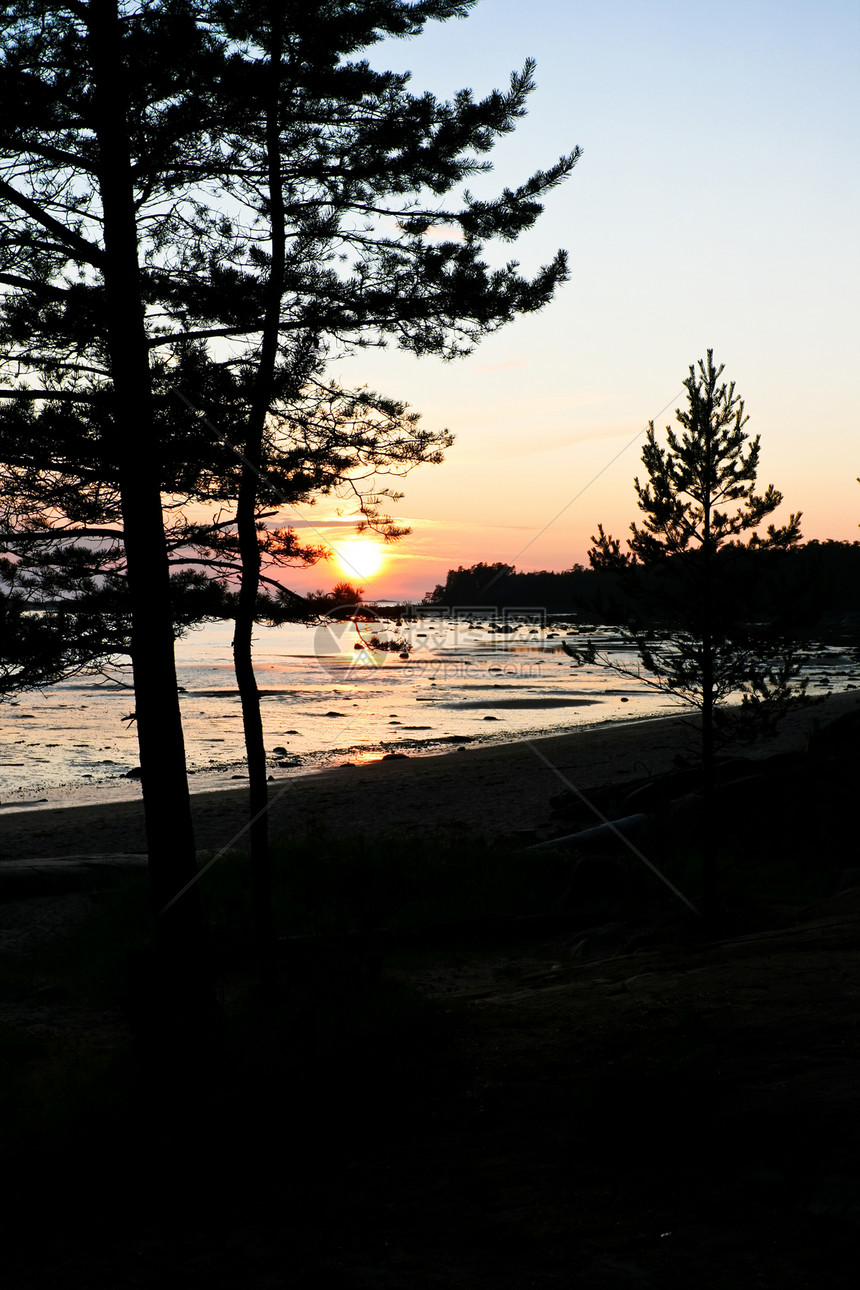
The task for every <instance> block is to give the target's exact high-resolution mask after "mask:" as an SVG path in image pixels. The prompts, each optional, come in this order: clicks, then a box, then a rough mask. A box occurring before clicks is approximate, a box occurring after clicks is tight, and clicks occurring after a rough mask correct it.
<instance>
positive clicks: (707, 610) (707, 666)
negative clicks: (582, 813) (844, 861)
mask: <svg viewBox="0 0 860 1290" xmlns="http://www.w3.org/2000/svg"><path fill="white" fill-rule="evenodd" d="M704 438H705V480H704V488H703V497H704V506H703V511H704V516H703V533H702V559H703V568H702V913H703V915H704V917H705V919H706V920H708V921H711V920H712V919H713V918H714V916H715V914H716V906H717V846H716V839H715V837H714V827H715V825H716V820H715V818H714V772H715V765H714V621H713V620H714V604H713V595H714V589H713V568H712V560H713V549H712V548H713V538H712V534H711V497H712V488H713V482H712V481H713V450H712V435H711V404H710V401H709V402H708V404H707V417H706V426H705V436H704Z"/></svg>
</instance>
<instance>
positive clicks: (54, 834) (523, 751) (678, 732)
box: [0, 691, 860, 863]
mask: <svg viewBox="0 0 860 1290" xmlns="http://www.w3.org/2000/svg"><path fill="white" fill-rule="evenodd" d="M858 704H860V691H849V692H846V693H842V694H834V695H831V696H828V697H827V698H826V699H825V700H824V701H823V702H821V703H816V704H814V705H811V706H809V707H808V708H805V709H802V710H801V711H799V712H796V713H794V714H792V715H791V716H790V717H789V718H787V719H786V721H785V722H784V723H783V725H782V728H781V730H780V733H779V735H778V736H777V737H776V738H775V739H773V740H770V741H768V742H766V743H762V744H759V745H757V746H756V748H755V750H754V752H755V754H756V755H763V754H764V753H767V752H774V751H781V750H786V749H789V748H802V747H803V746H804V744H805V742H806V740H807V739H808V737H809V735H810V733H811V732H812V731H813V730H814V729H815V727H816V726H818V725H822V724H824V723H826V722H827V721H829V720H832V719H834V718H835V717H838V716H840V715H841V714H842V713H844V712H848V711H851V710H853V709H854V708H856V707H857V705H858ZM694 739H695V736H694V732H693V731H692V729H691V720H690V719H689V718H687V719H684V718H681V717H672V716H669V717H657V718H652V719H644V720H628V721H626V722H623V723H621V724H616V725H607V726H599V727H588V728H583V729H580V730H577V731H575V732H573V733H570V734H562V735H555V736H551V737H548V738H544V739H538V740H534V741H520V742H516V743H510V744H501V745H494V746H491V747H477V748H468V747H467V748H466V750H465V751H451V752H448V753H444V754H441V755H437V756H426V757H405V758H403V759H402V760H401V759H396V760H391V761H383V762H374V763H370V764H364V765H343V766H339V767H337V768H334V769H331V770H326V771H322V772H319V773H317V774H314V775H299V776H294V777H292V778H289V779H288V778H286V777H282V778H281V779H280V780H275V781H274V782H273V783H271V784H270V792H271V813H270V818H271V835H272V837H273V838H279V837H288V836H289V835H291V834H304V833H308V832H312V831H316V830H319V829H325V830H326V831H328V832H330V833H334V834H346V833H350V832H353V831H357V832H360V833H365V834H377V835H379V834H385V833H400V834H405V835H407V836H409V835H410V834H411V835H417V834H420V835H422V836H426V835H427V834H434V833H436V834H442V835H444V834H446V833H450V832H452V831H455V832H458V833H469V834H472V835H473V836H480V837H484V838H496V837H506V836H510V835H511V834H513V833H515V832H516V831H517V830H528V829H534V828H537V827H540V826H541V825H542V824H544V823H545V822H546V820H547V818H548V815H549V809H550V808H549V800H550V798H551V797H553V796H554V795H556V794H558V793H560V792H563V791H564V790H565V788H567V787H569V786H571V785H575V786H576V787H577V788H579V789H581V790H582V791H586V792H587V790H588V789H589V788H595V787H598V786H601V785H606V784H612V783H619V782H623V781H624V780H628V779H629V780H632V779H637V778H642V777H647V776H648V775H651V774H658V773H660V772H661V771H664V770H668V769H670V768H671V767H672V765H673V763H674V761H675V758H676V757H677V756H678V755H681V756H692V754H693V751H694V748H695V742H694ZM747 751H748V750H747ZM192 802H193V810H194V822H195V830H196V837H197V844H198V847H199V848H200V850H201V851H205V852H212V851H215V850H220V849H221V848H224V847H236V848H241V847H242V845H243V837H242V833H243V830H244V828H245V825H246V822H247V791H246V790H245V789H244V788H233V789H225V790H222V791H219V792H208V793H198V794H194V796H193V798H192ZM145 849H146V842H145V836H144V827H143V811H142V806H141V804H140V802H110V803H105V804H104V805H103V806H97V805H95V806H94V805H87V806H73V807H63V808H61V809H56V810H41V811H33V810H29V811H28V810H7V811H6V812H4V813H3V815H2V817H0V863H2V862H3V861H7V862H10V861H12V862H14V861H22V860H25V861H26V860H32V859H58V858H64V857H72V856H97V855H106V856H107V855H134V854H142V853H143V852H144V851H145Z"/></svg>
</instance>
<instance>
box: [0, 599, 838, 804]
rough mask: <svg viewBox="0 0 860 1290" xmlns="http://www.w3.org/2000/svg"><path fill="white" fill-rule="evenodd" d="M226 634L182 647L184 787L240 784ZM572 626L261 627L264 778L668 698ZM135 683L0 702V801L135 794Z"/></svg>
mask: <svg viewBox="0 0 860 1290" xmlns="http://www.w3.org/2000/svg"><path fill="white" fill-rule="evenodd" d="M497 628H498V629H497ZM374 632H375V633H377V635H378V636H379V637H380V639H383V640H385V639H388V640H389V641H390V640H392V639H397V640H402V641H406V642H407V643H408V644H409V646H410V647H411V649H410V652H409V654H408V657H405V658H404V657H401V654H400V651H397V650H395V651H393V652H387V651H382V650H379V649H376V648H374V647H373V646H372V645H371V644H370V637H371V635H372V634H373V633H374ZM231 635H232V628H231V624H229V623H216V624H210V625H207V626H205V627H203V628H201V629H199V630H197V631H195V632H192V633H191V634H189V635H188V636H187V637H186V638H185V639H184V640H182V641H179V642H178V643H177V649H176V654H177V669H178V674H179V683H180V685H181V687H182V695H181V704H182V719H183V726H184V730H185V740H186V750H187V758H188V767H189V771H190V774H191V787H192V791H194V790H200V789H204V788H205V789H210V788H215V787H223V788H227V787H236V785H237V783H240V782H241V779H242V778H243V777H244V774H243V772H244V766H243V744H242V720H241V710H240V705H239V697H238V693H237V690H236V683H235V679H234V676H233V667H232V660H231V654H230V642H231ZM566 637H567V638H574V637H575V627H574V626H573V625H571V624H565V623H561V624H555V625H553V624H552V623H551V622H550V624H548V625H547V624H541V623H540V622H539V621H537V620H532V621H530V620H528V619H526V620H525V621H522V622H519V623H518V624H516V625H514V623H513V621H511V622H508V623H500V624H497V625H495V626H494V625H493V624H492V623H490V622H485V621H481V622H474V623H472V624H470V623H469V622H468V621H467V620H461V621H452V620H448V619H442V618H438V617H429V616H428V617H423V618H418V619H416V620H414V621H411V622H404V623H403V624H402V626H400V627H397V628H396V629H389V630H387V631H386V630H384V629H382V628H381V627H374V626H373V625H372V624H369V625H359V626H356V625H355V624H354V623H351V622H346V623H328V624H324V625H323V626H321V627H305V626H302V625H292V624H291V625H288V626H282V627H277V628H261V629H258V631H257V633H256V636H255V650H254V656H255V662H256V667H257V677H258V684H259V686H260V689H261V691H262V692H263V701H262V708H263V721H264V728H265V733H266V745H267V750H268V753H269V757H270V762H271V774H272V775H273V776H274V778H275V779H276V780H282V779H284V778H285V777H289V776H292V775H297V774H304V773H308V772H310V771H313V770H316V769H319V768H321V767H323V766H326V765H331V764H336V763H338V762H344V761H352V762H366V761H374V760H379V759H380V758H382V757H383V756H384V755H385V754H386V753H391V752H404V753H407V754H409V755H413V756H414V755H420V754H422V753H428V752H430V753H432V752H439V751H442V750H443V749H445V748H447V747H451V746H453V747H456V746H457V745H458V744H460V743H466V742H469V743H471V744H473V745H474V744H477V743H489V742H500V741H509V740H512V739H516V738H518V737H521V736H523V735H541V734H554V733H560V732H562V731H567V730H572V729H576V728H578V727H581V726H585V725H590V724H593V723H605V722H616V721H619V720H623V719H626V718H630V717H643V716H649V715H656V714H658V713H661V712H666V711H670V710H672V709H673V704H672V701H671V700H669V699H667V698H666V697H665V696H662V695H659V694H656V693H655V692H654V691H653V690H649V689H648V688H647V687H646V686H645V685H644V684H642V683H639V682H637V681H635V680H627V679H623V678H619V677H618V676H615V675H614V674H612V673H610V672H607V671H606V670H604V669H598V668H589V667H576V666H574V665H573V664H572V662H571V660H570V659H569V658H568V657H567V656H566V655H565V654H564V652H563V651H562V646H561V642H562V640H563V639H564V638H566ZM604 643H605V645H606V646H607V647H609V648H610V649H614V650H615V651H616V652H617V654H618V657H623V650H622V648H621V643H620V642H619V641H618V640H617V638H613V637H612V636H611V635H610V634H608V633H607V634H606V636H605V638H604ZM628 657H631V661H632V656H628ZM856 670H857V669H856V666H855V665H854V664H853V662H852V660H851V659H850V658H848V657H846V656H842V655H839V654H837V653H836V652H835V651H831V652H830V653H829V654H828V652H827V651H824V652H821V653H819V654H817V656H816V659H815V662H814V665H813V667H812V671H811V676H812V681H813V683H812V689H813V690H814V689H816V688H817V689H819V690H826V689H831V688H832V689H842V688H845V686H846V685H849V684H852V683H854V682H855V681H856V679H857V677H856V675H855V674H856ZM129 680H130V677H129V676H128V674H127V673H125V672H123V671H122V670H111V671H110V672H109V673H107V674H105V675H99V676H86V677H81V678H78V679H76V680H74V681H69V682H67V683H64V684H61V685H56V686H53V687H51V688H50V689H47V690H45V691H43V692H40V693H33V694H25V695H21V696H19V697H18V698H17V699H12V700H7V701H5V702H3V703H0V741H2V742H0V806H2V807H3V808H4V809H12V810H14V808H15V807H21V806H25V805H39V806H45V807H48V806H57V805H63V804H72V803H75V802H77V803H84V802H94V801H103V800H107V799H121V798H134V797H136V796H138V795H139V792H140V788H139V785H138V783H137V781H136V780H135V779H133V778H129V777H128V772H129V771H133V770H134V769H135V767H136V766H137V764H138V756H137V737H136V731H135V725H134V720H133V712H134V696H133V694H132V692H131V690H130V688H129Z"/></svg>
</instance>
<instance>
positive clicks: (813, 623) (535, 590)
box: [423, 539, 860, 630]
mask: <svg viewBox="0 0 860 1290" xmlns="http://www.w3.org/2000/svg"><path fill="white" fill-rule="evenodd" d="M725 558H726V559H727V560H729V561H732V562H733V563H734V564H735V566H736V577H735V578H734V582H735V584H736V590H737V594H738V595H743V596H744V597H745V598H746V599H747V600H748V601H749V604H750V608H751V609H753V608H755V606H756V605H758V606H759V607H761V608H762V609H763V610H765V611H766V610H767V609H768V607H770V608H771V609H772V611H773V612H777V611H778V612H779V614H780V616H781V617H782V618H784V619H787V620H788V621H789V622H790V623H791V624H792V625H793V626H795V627H796V628H797V629H798V630H803V629H814V628H816V627H824V626H830V627H834V628H835V627H838V626H839V623H840V620H841V619H847V620H853V618H854V617H855V616H857V615H860V542H857V541H855V542H844V541H836V540H833V539H828V540H826V541H824V542H819V541H816V540H812V541H809V542H805V543H803V544H802V545H800V546H797V547H796V548H794V549H792V550H789V551H756V550H754V549H750V548H749V547H746V546H735V547H731V548H730V549H729V550H728V551H727V552H726V553H725ZM631 576H632V577H634V578H635V577H645V578H647V577H648V576H649V574H648V573H647V572H646V571H643V570H638V571H637V570H633V571H631ZM650 576H653V575H650ZM627 599H628V595H627V592H626V590H625V587H624V586H623V585H621V584H620V581H619V579H618V577H617V575H615V574H613V573H610V572H607V571H605V570H600V569H589V568H586V567H585V566H584V565H581V564H574V565H573V566H572V567H571V568H569V569H563V570H559V571H554V570H547V569H542V570H539V571H534V572H526V571H524V570H519V569H517V568H516V567H515V566H514V565H509V564H503V563H492V564H491V563H485V562H483V561H482V562H480V563H478V564H473V565H470V566H469V567H464V566H463V565H460V566H459V567H458V568H456V569H449V571H448V575H447V577H446V579H445V581H444V583H439V584H437V586H436V587H435V588H434V589H433V590H432V591H428V592H427V594H426V595H425V597H424V600H423V604H425V605H427V606H433V607H439V608H442V607H445V608H451V609H458V610H462V609H475V610H479V609H480V610H483V611H485V612H486V611H493V610H503V609H504V610H511V609H520V608H522V609H527V608H531V609H538V608H540V609H544V610H547V611H548V612H553V613H566V612H570V613H571V614H576V615H577V616H585V617H587V618H588V619H589V620H592V621H596V622H606V623H611V622H614V621H615V620H616V619H617V618H618V617H619V608H620V606H622V605H625V604H626V602H627ZM845 625H846V626H849V625H850V621H849V622H846V623H845Z"/></svg>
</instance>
